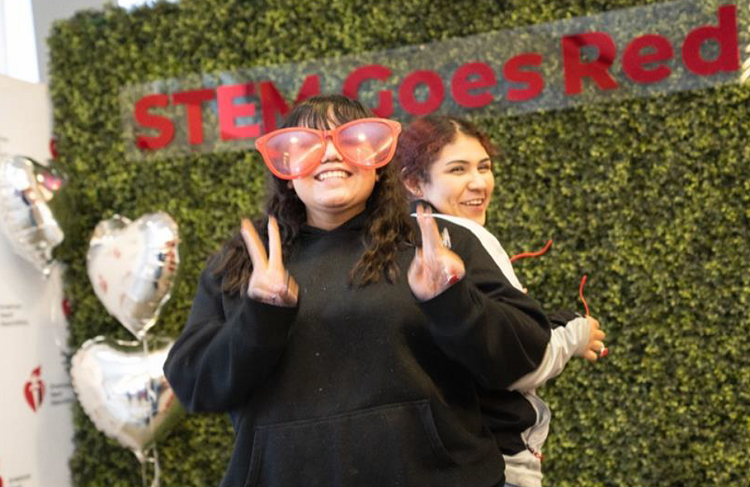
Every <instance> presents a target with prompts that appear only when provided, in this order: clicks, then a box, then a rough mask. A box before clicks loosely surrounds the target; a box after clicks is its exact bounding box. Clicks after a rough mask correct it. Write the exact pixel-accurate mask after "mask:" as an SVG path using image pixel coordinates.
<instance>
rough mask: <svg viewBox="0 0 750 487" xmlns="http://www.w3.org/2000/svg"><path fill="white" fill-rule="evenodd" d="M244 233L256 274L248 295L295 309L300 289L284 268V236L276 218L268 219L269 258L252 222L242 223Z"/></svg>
mask: <svg viewBox="0 0 750 487" xmlns="http://www.w3.org/2000/svg"><path fill="white" fill-rule="evenodd" d="M241 233H242V238H243V239H244V240H245V246H246V247H247V251H248V253H249V254H250V259H252V261H253V273H252V275H251V276H250V282H249V283H248V285H247V296H248V297H249V298H251V299H255V300H257V301H261V302H263V303H266V304H273V305H276V306H285V307H292V306H295V305H296V304H297V296H298V295H299V286H298V285H297V282H296V281H295V280H294V278H292V276H290V275H289V271H287V270H286V268H284V263H283V262H282V260H281V236H280V233H279V224H278V222H277V221H276V218H274V217H272V216H269V217H268V252H269V256H266V248H265V247H264V246H263V242H262V241H261V240H260V237H259V236H258V232H256V231H255V227H254V226H253V224H252V223H250V221H249V220H247V219H243V220H242V231H241Z"/></svg>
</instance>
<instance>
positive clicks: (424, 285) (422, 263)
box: [408, 205, 466, 301]
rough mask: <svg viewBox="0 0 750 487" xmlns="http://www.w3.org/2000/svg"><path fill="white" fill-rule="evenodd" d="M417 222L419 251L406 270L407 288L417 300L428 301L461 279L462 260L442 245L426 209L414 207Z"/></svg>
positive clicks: (437, 231)
mask: <svg viewBox="0 0 750 487" xmlns="http://www.w3.org/2000/svg"><path fill="white" fill-rule="evenodd" d="M417 223H418V224H419V230H420V232H421V233H422V248H418V249H417V253H416V255H415V256H414V260H412V262H411V266H410V267H409V276H408V277H409V286H410V287H411V291H412V292H413V293H414V295H415V296H416V297H417V299H419V300H420V301H427V300H428V299H432V298H434V297H435V296H437V295H438V294H440V293H442V292H443V291H445V290H446V289H448V288H449V287H450V286H452V285H453V284H455V283H457V282H458V281H460V280H461V279H463V277H464V275H465V274H466V269H465V268H464V263H463V261H462V260H461V258H460V257H459V256H458V255H456V253H455V252H452V251H451V250H449V249H448V248H446V247H445V246H444V245H443V239H442V238H441V237H440V231H439V230H438V226H437V223H435V219H434V218H433V217H432V211H431V210H430V209H429V208H428V209H427V210H425V209H424V208H422V205H419V206H417Z"/></svg>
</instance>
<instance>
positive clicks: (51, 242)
mask: <svg viewBox="0 0 750 487" xmlns="http://www.w3.org/2000/svg"><path fill="white" fill-rule="evenodd" d="M62 185H63V179H62V178H61V177H60V176H59V175H57V174H55V172H54V171H53V170H51V169H49V168H46V167H44V166H42V165H41V164H39V163H37V162H35V161H34V160H33V159H30V158H28V157H23V156H14V157H11V158H8V159H4V160H2V161H0V229H2V231H3V233H5V235H6V236H7V237H8V240H9V241H10V244H11V245H12V247H13V250H14V252H15V253H16V254H18V255H20V256H21V257H23V258H24V259H26V260H28V261H29V262H31V263H32V264H33V265H34V267H36V268H37V269H39V270H40V271H42V272H43V273H44V274H48V273H49V270H50V268H51V265H52V249H53V248H55V246H56V245H57V244H59V243H60V242H62V240H63V232H62V230H61V229H60V226H59V225H58V224H57V220H55V216H54V215H53V214H52V211H51V210H50V209H49V206H47V203H48V202H49V200H51V199H52V196H54V194H55V192H56V191H57V190H59V189H60V188H61V187H62Z"/></svg>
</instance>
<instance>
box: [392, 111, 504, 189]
mask: <svg viewBox="0 0 750 487" xmlns="http://www.w3.org/2000/svg"><path fill="white" fill-rule="evenodd" d="M459 133H461V134H464V135H466V136H468V137H473V138H475V139H477V140H478V141H479V143H480V144H482V147H484V150H486V151H487V155H489V156H490V157H491V158H492V159H493V160H495V159H498V158H502V154H501V153H500V151H499V150H498V149H497V147H495V145H493V144H492V142H491V141H490V139H489V137H487V136H486V135H485V134H484V133H483V132H482V131H480V130H479V129H478V128H477V127H476V126H475V125H474V124H473V123H471V122H469V121H468V120H464V119H463V118H456V117H449V116H446V115H427V116H424V117H421V118H418V119H416V120H415V121H413V122H412V123H411V124H409V126H408V127H407V128H406V129H404V131H403V132H402V133H401V137H399V140H398V148H397V149H396V155H395V156H394V158H393V163H395V164H394V165H396V166H398V168H399V171H400V172H401V178H402V179H403V180H404V181H412V182H415V183H419V182H423V183H429V182H430V167H431V166H432V164H433V163H434V162H435V161H436V160H437V158H438V156H439V155H440V151H442V150H443V147H445V146H446V145H448V144H450V143H452V142H455V141H456V139H457V138H458V134H459Z"/></svg>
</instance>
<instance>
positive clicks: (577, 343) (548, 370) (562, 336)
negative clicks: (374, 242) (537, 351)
mask: <svg viewBox="0 0 750 487" xmlns="http://www.w3.org/2000/svg"><path fill="white" fill-rule="evenodd" d="M414 216H416V215H414ZM433 216H435V217H438V218H442V219H444V220H448V221H450V222H452V223H455V224H456V225H461V226H463V227H465V228H467V229H468V230H470V231H471V232H472V233H474V235H475V236H476V237H477V238H478V239H479V241H480V242H481V243H482V245H483V246H484V248H485V249H486V250H487V253H489V254H490V256H492V259H493V260H494V261H495V263H496V264H497V266H498V267H499V268H500V270H501V271H502V272H503V274H504V275H505V277H506V278H507V279H508V281H510V283H511V285H513V286H514V287H515V288H517V289H518V290H520V291H523V286H522V285H521V282H520V281H519V280H518V277H516V273H515V272H514V271H513V264H512V263H511V261H510V257H508V253H507V252H505V249H503V246H502V245H501V244H500V241H498V239H497V238H496V237H495V236H494V235H492V234H491V233H490V232H489V231H488V230H487V229H486V228H484V227H483V226H482V225H480V224H478V223H476V222H473V221H471V220H468V219H466V218H461V217H455V216H449V215H444V214H441V213H434V214H433ZM589 328H590V325H589V322H588V321H587V320H586V318H584V317H580V318H575V319H573V320H571V321H569V322H568V323H566V324H565V326H560V327H558V328H555V329H553V330H552V335H551V336H550V342H549V344H548V345H547V350H546V351H545V353H544V358H543V359H542V363H541V364H540V365H539V367H538V368H537V369H536V370H534V371H533V372H529V373H528V374H526V375H525V376H523V377H521V378H520V379H518V380H517V381H516V382H514V383H513V384H511V386H510V387H509V389H510V390H513V391H519V392H525V391H528V390H531V389H536V388H537V387H540V386H542V385H543V384H544V383H545V382H547V381H548V380H549V379H552V378H553V377H556V376H557V375H558V374H560V372H562V370H563V368H565V364H567V363H568V360H570V359H571V357H573V355H578V356H581V355H583V352H585V351H586V345H587V344H588V340H589V332H590V329H589Z"/></svg>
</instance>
